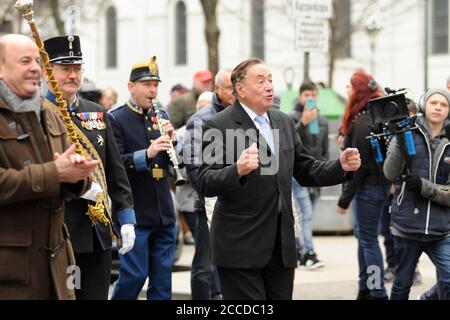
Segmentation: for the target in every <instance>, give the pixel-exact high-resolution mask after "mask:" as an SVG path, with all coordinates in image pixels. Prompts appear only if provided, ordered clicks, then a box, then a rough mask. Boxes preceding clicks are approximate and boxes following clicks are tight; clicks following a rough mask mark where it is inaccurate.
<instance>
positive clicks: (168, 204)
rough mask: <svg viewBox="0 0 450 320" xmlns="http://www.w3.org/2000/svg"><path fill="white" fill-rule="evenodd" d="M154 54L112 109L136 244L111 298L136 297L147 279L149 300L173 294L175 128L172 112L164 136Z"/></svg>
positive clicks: (123, 260)
mask: <svg viewBox="0 0 450 320" xmlns="http://www.w3.org/2000/svg"><path fill="white" fill-rule="evenodd" d="M160 81H161V80H160V78H159V72H158V66H157V63H156V57H152V58H151V59H150V60H149V61H146V62H143V63H138V64H136V65H134V66H133V68H132V71H131V74H130V78H129V82H128V90H129V91H130V98H129V99H128V101H127V102H126V103H125V104H124V105H123V106H120V107H119V108H117V109H115V110H112V111H110V112H109V113H108V115H109V116H110V121H111V124H112V127H113V130H114V135H115V137H116V142H117V146H118V147H119V152H120V154H121V157H122V160H123V162H124V165H125V169H126V171H127V173H128V178H129V179H130V184H131V189H132V190H133V198H134V203H135V210H136V219H137V226H136V242H135V246H134V248H133V250H132V251H130V252H129V253H128V254H127V255H125V256H121V257H120V262H121V267H120V272H119V279H118V281H117V282H116V286H115V288H114V290H113V296H112V299H136V298H137V296H138V295H139V292H140V291H141V289H142V287H143V285H144V283H145V280H146V278H147V277H149V282H148V289H147V299H148V300H169V299H171V298H172V289H171V287H172V260H173V253H174V249H175V211H174V205H173V201H172V197H171V194H170V190H169V183H168V180H167V173H168V168H169V156H168V154H167V150H169V148H170V147H171V144H170V142H169V139H170V138H173V137H174V129H173V126H172V124H171V123H170V122H169V121H168V115H167V113H165V112H164V111H162V110H159V112H160V114H161V116H162V117H163V118H165V119H166V120H164V123H165V124H164V128H165V131H166V133H167V135H166V136H161V133H160V128H159V125H158V119H157V114H156V113H155V109H154V106H155V105H156V103H155V99H156V96H157V94H158V86H159V83H160Z"/></svg>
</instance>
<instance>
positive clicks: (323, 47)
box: [295, 17, 330, 53]
mask: <svg viewBox="0 0 450 320" xmlns="http://www.w3.org/2000/svg"><path fill="white" fill-rule="evenodd" d="M329 34H330V30H329V26H328V21H326V20H322V19H320V20H319V19H310V18H301V17H299V18H297V20H296V22H295V49H296V50H298V51H306V52H323V53H326V52H328V47H329V45H328V43H329V41H328V39H329Z"/></svg>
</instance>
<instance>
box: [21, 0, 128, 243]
mask: <svg viewBox="0 0 450 320" xmlns="http://www.w3.org/2000/svg"><path fill="white" fill-rule="evenodd" d="M14 7H15V8H16V9H17V10H18V11H19V12H20V14H21V15H22V16H23V17H24V18H25V19H26V20H27V22H28V24H29V25H30V28H31V32H32V33H33V38H34V41H35V42H36V45H37V47H38V49H39V53H40V55H41V58H42V61H43V68H44V69H45V70H46V71H47V73H48V77H49V82H50V87H51V90H52V91H53V92H54V94H55V96H56V102H57V103H58V108H57V110H55V111H56V112H57V113H58V115H59V116H60V118H61V119H62V121H63V122H64V125H65V127H66V129H67V132H68V137H69V141H70V143H72V144H74V145H75V150H76V152H77V153H78V154H80V155H82V156H85V157H89V156H91V154H90V153H89V152H88V150H86V148H84V147H83V145H82V143H81V142H80V140H81V139H82V137H81V136H82V135H83V134H82V132H81V130H79V128H78V127H77V126H76V125H75V124H74V123H73V121H72V119H71V118H70V115H69V112H68V111H67V102H66V101H65V99H64V97H63V95H62V93H61V91H60V90H59V86H58V82H57V81H56V80H55V77H54V70H53V68H52V67H51V65H50V62H49V57H48V54H47V52H46V51H45V47H44V43H43V42H42V40H41V37H40V35H39V31H38V29H37V26H36V24H35V21H34V12H33V0H18V1H16V4H15V6H14ZM91 151H92V152H95V149H94V150H91ZM97 160H100V157H98V159H97ZM104 173H105V170H104V168H103V164H102V162H101V161H100V164H99V166H98V167H97V169H95V171H94V174H93V180H94V181H95V182H98V184H99V185H100V186H101V188H102V192H99V193H97V199H96V204H95V206H92V205H88V212H87V214H88V215H89V218H90V219H91V221H92V223H93V224H97V223H105V224H107V225H108V226H109V232H110V235H111V237H112V239H113V240H114V241H116V243H118V244H120V238H119V236H118V234H117V232H116V231H115V229H114V226H113V222H112V218H111V214H110V212H109V211H110V209H109V204H108V202H107V197H106V196H105V195H107V194H108V193H107V190H108V189H107V185H106V179H105V174H104ZM105 211H106V213H107V214H105Z"/></svg>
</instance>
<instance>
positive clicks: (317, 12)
mask: <svg viewBox="0 0 450 320" xmlns="http://www.w3.org/2000/svg"><path fill="white" fill-rule="evenodd" d="M292 5H293V7H292V8H293V13H294V16H295V17H298V16H301V17H311V18H320V19H330V18H331V15H332V12H333V8H332V7H333V6H332V1H331V0H293V1H292Z"/></svg>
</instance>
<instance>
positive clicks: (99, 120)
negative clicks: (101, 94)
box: [77, 112, 106, 131]
mask: <svg viewBox="0 0 450 320" xmlns="http://www.w3.org/2000/svg"><path fill="white" fill-rule="evenodd" d="M77 117H78V118H79V119H80V120H81V126H82V127H83V128H84V129H86V130H89V131H92V130H94V129H96V130H105V129H106V124H105V122H104V121H103V112H80V113H77Z"/></svg>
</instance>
